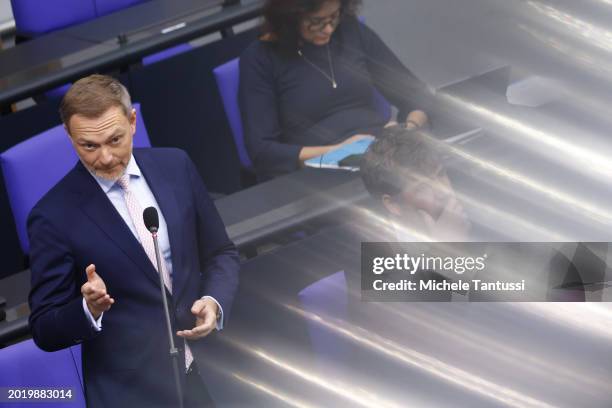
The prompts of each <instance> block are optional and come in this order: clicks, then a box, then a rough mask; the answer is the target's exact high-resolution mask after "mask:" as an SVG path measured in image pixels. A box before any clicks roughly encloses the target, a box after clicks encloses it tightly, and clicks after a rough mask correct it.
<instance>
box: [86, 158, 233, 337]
mask: <svg viewBox="0 0 612 408" xmlns="http://www.w3.org/2000/svg"><path fill="white" fill-rule="evenodd" d="M125 173H126V174H128V175H129V176H130V185H129V189H130V191H131V192H132V193H133V194H134V195H135V197H136V199H137V200H138V203H139V204H140V206H141V208H142V209H143V210H144V209H145V208H147V207H155V208H156V209H157V213H158V214H159V230H158V232H157V239H158V243H159V252H160V253H161V256H162V258H163V260H164V261H165V262H166V267H167V269H168V273H169V274H170V277H172V250H171V248H170V238H169V237H168V225H167V224H166V219H165V218H164V214H163V213H162V211H161V209H160V208H159V205H158V204H157V200H155V196H154V195H153V193H152V192H151V189H150V188H149V185H148V184H147V181H146V180H145V178H144V176H143V175H142V172H141V171H140V168H139V167H138V164H137V163H136V160H135V159H134V156H133V155H132V157H131V158H130V161H129V163H128V165H127V167H126V169H125ZM90 174H91V175H92V176H93V178H94V179H95V180H96V181H97V182H98V184H99V185H100V188H102V191H104V194H106V196H107V197H108V199H109V200H110V202H111V203H112V204H113V207H115V209H116V210H117V212H118V213H119V215H120V216H121V218H123V221H125V223H126V224H127V226H128V227H129V228H130V231H132V234H134V236H135V237H136V239H137V240H138V242H140V237H139V236H138V233H137V232H136V227H135V226H134V222H133V221H132V217H131V216H130V212H129V210H128V208H127V204H126V203H125V198H124V196H123V189H122V188H121V187H120V186H119V185H118V184H117V182H116V181H113V180H107V179H103V178H101V177H97V176H96V175H95V174H93V173H91V172H90ZM206 298H210V299H212V300H214V301H215V303H216V304H217V305H218V306H219V312H220V317H219V319H218V320H217V330H221V329H222V328H223V308H222V307H221V305H220V304H219V302H217V300H216V299H215V298H213V297H212V296H203V297H202V299H206ZM83 309H84V310H85V314H86V315H87V316H88V317H89V320H90V322H91V323H92V325H93V326H94V328H95V329H96V330H97V331H100V330H102V316H103V315H104V313H102V314H101V315H100V317H99V318H98V319H97V320H95V319H94V318H93V315H92V314H91V312H90V311H89V308H88V307H87V303H86V302H85V298H83Z"/></svg>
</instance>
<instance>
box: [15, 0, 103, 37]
mask: <svg viewBox="0 0 612 408" xmlns="http://www.w3.org/2000/svg"><path fill="white" fill-rule="evenodd" d="M11 6H12V8H13V16H14V17H15V26H16V28H17V34H19V35H22V36H25V37H37V36H39V35H42V34H45V33H48V32H51V31H55V30H59V29H61V28H64V27H69V26H71V25H74V24H78V23H82V22H84V21H88V20H92V19H94V18H96V16H97V15H96V6H95V3H94V1H93V0H54V1H51V0H46V1H40V0H11Z"/></svg>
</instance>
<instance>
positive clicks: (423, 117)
mask: <svg viewBox="0 0 612 408" xmlns="http://www.w3.org/2000/svg"><path fill="white" fill-rule="evenodd" d="M428 121H429V118H428V117H427V114H426V113H425V112H423V111H421V110H414V111H412V112H410V113H409V114H408V117H406V129H417V128H422V127H424V126H425V125H427V122H428Z"/></svg>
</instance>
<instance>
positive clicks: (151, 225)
mask: <svg viewBox="0 0 612 408" xmlns="http://www.w3.org/2000/svg"><path fill="white" fill-rule="evenodd" d="M142 219H143V221H144V225H145V227H147V229H148V230H149V231H150V232H151V235H152V238H153V246H154V247H155V261H156V262H157V270H158V271H159V272H160V273H159V287H160V288H161V297H162V302H163V304H164V314H165V317H166V329H167V330H168V340H169V343H170V357H171V358H172V368H173V369H174V384H175V385H176V395H177V399H178V407H180V408H183V391H182V388H181V382H180V380H179V378H180V374H179V363H178V358H179V356H180V354H179V351H178V349H177V348H176V347H175V346H174V336H173V335H172V332H173V330H172V324H171V323H170V309H169V307H168V298H167V296H166V285H165V284H164V278H163V276H162V274H161V271H162V258H161V254H160V253H159V243H158V242H157V231H158V230H159V215H158V214H157V209H156V208H155V207H148V208H145V210H144V211H143V212H142Z"/></svg>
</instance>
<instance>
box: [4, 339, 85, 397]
mask: <svg viewBox="0 0 612 408" xmlns="http://www.w3.org/2000/svg"><path fill="white" fill-rule="evenodd" d="M0 367H2V369H1V370H0V387H8V388H13V389H42V388H45V389H50V388H56V389H58V390H60V389H61V390H67V389H70V390H71V392H72V399H71V400H66V401H64V402H62V400H55V401H57V402H55V401H54V402H53V403H51V405H52V406H53V407H58V408H60V407H66V408H70V407H72V408H81V407H82V408H85V395H84V393H83V374H82V369H81V346H73V347H69V348H66V349H63V350H60V351H56V352H53V353H47V352H45V351H42V350H41V349H39V348H38V347H37V346H36V344H34V341H32V340H26V341H23V342H21V343H18V344H15V345H12V346H9V347H6V348H3V349H0ZM9 405H12V404H9ZM15 406H25V405H20V404H19V403H17V404H16V405H15ZM27 406H30V405H29V404H27ZM40 406H41V407H42V406H50V405H47V404H42V405H40Z"/></svg>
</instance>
